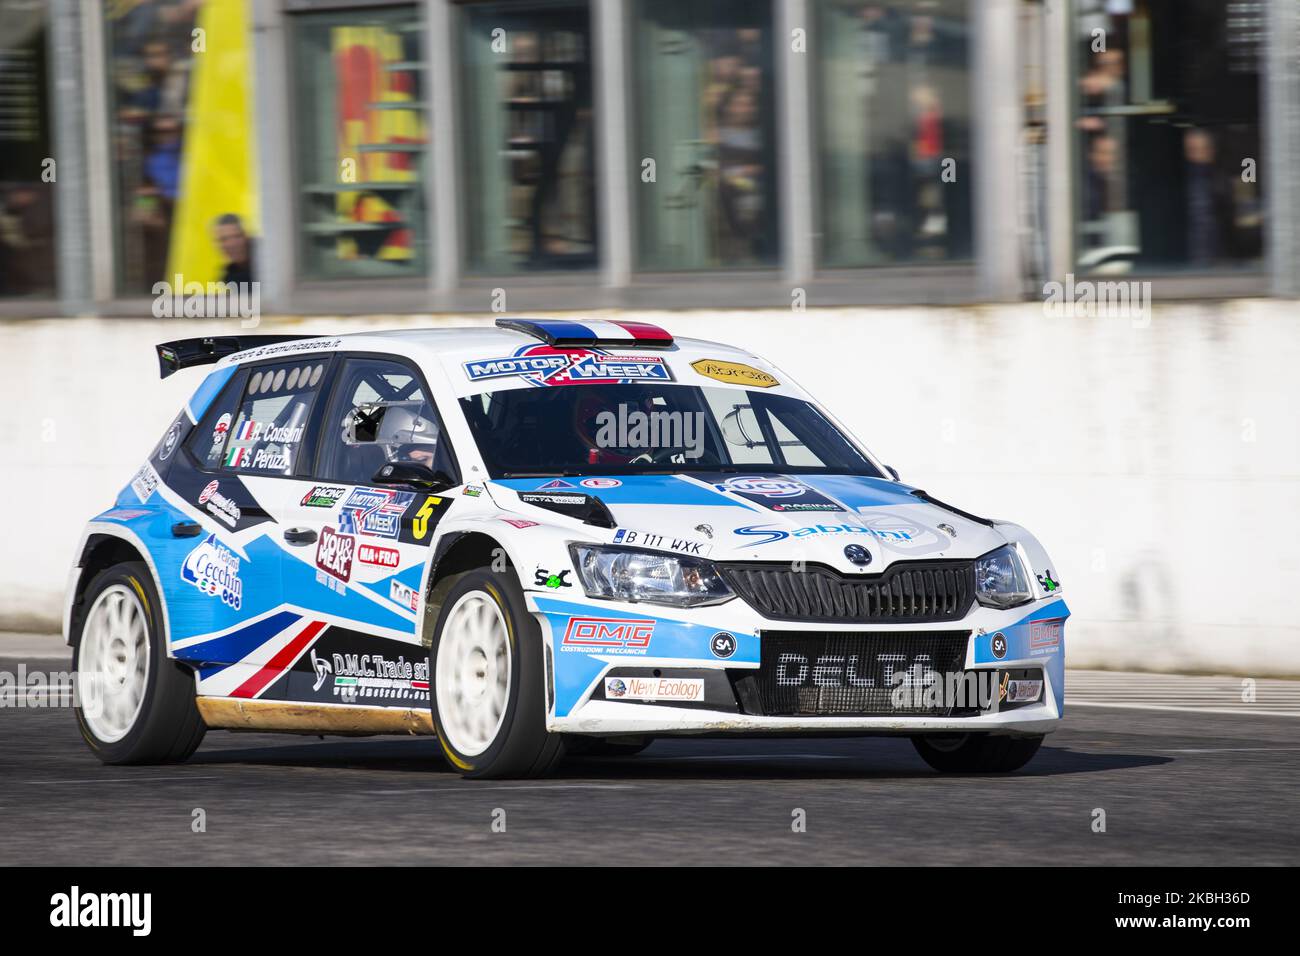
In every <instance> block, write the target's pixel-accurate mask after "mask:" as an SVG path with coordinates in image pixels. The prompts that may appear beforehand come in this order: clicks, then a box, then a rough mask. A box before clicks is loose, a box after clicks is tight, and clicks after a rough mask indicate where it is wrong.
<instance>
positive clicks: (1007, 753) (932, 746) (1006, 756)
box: [912, 734, 1043, 773]
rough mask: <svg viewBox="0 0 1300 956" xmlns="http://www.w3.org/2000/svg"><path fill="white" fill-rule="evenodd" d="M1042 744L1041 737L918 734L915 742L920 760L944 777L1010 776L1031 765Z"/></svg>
mask: <svg viewBox="0 0 1300 956" xmlns="http://www.w3.org/2000/svg"><path fill="white" fill-rule="evenodd" d="M1042 744H1043V735H1042V734H1039V735H1038V736H1036V737H1011V736H1007V735H1005V734H918V735H917V736H915V737H913V738H912V745H913V746H914V747H916V752H917V753H919V754H920V755H921V759H923V760H924V761H925V762H926V763H928V764H929V765H930V766H931V767H933V768H934V769H935V770H938V771H941V772H943V773H1011V771H1013V770H1019V769H1020V768H1021V767H1023V766H1024V765H1025V764H1027V763H1029V761H1030V760H1031V759H1032V758H1033V756H1034V754H1036V753H1038V748H1039V747H1041V746H1042Z"/></svg>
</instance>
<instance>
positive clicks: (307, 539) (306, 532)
mask: <svg viewBox="0 0 1300 956" xmlns="http://www.w3.org/2000/svg"><path fill="white" fill-rule="evenodd" d="M284 540H285V541H288V542H289V543H290V544H295V545H298V546H299V547H301V546H302V545H304V544H314V543H315V541H316V532H315V531H313V530H312V529H311V528H285V529H284Z"/></svg>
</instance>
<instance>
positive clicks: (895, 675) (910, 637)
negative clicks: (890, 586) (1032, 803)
mask: <svg viewBox="0 0 1300 956" xmlns="http://www.w3.org/2000/svg"><path fill="white" fill-rule="evenodd" d="M969 639H970V632H969V631H929V632H925V633H917V632H915V631H911V632H889V631H887V632H883V633H873V634H864V633H861V632H844V631H828V632H821V633H818V632H808V631H805V632H800V631H763V632H762V634H761V635H760V638H759V643H760V646H761V647H762V657H761V666H760V667H759V670H758V672H757V673H754V672H750V673H748V674H745V675H743V676H738V677H737V678H736V690H737V693H738V694H739V696H740V700H741V704H742V706H743V707H744V708H745V711H746V712H747V713H753V714H760V715H763V716H769V717H776V716H798V715H805V714H821V715H827V716H844V717H849V716H888V715H891V714H916V715H925V716H936V717H937V716H968V715H970V714H974V713H978V712H979V708H978V707H960V708H959V707H954V706H951V704H945V703H943V702H942V697H940V699H939V700H938V701H937V702H936V701H934V700H933V699H931V700H927V699H926V694H925V692H924V691H925V688H926V687H928V686H930V684H931V683H932V682H934V681H944V680H945V679H946V678H947V677H948V675H953V674H959V673H961V671H962V668H963V666H964V664H965V663H966V645H967V642H968V640H969ZM900 689H901V690H902V693H896V692H897V691H899V690H900Z"/></svg>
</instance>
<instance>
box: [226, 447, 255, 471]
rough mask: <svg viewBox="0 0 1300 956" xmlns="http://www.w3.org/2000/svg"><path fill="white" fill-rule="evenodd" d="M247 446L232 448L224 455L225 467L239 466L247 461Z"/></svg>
mask: <svg viewBox="0 0 1300 956" xmlns="http://www.w3.org/2000/svg"><path fill="white" fill-rule="evenodd" d="M248 452H249V449H248V448H232V449H231V450H230V454H229V455H227V456H226V467H228V468H239V467H241V466H243V465H245V464H247V463H248V458H249V455H248Z"/></svg>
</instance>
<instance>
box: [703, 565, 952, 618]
mask: <svg viewBox="0 0 1300 956" xmlns="http://www.w3.org/2000/svg"><path fill="white" fill-rule="evenodd" d="M721 567H722V573H723V576H724V577H725V578H726V579H727V583H728V584H730V585H731V588H732V590H733V591H735V592H736V593H737V594H739V595H740V596H741V597H742V598H744V600H745V602H746V603H747V604H749V605H750V607H752V608H754V610H756V611H758V613H760V614H762V615H763V616H764V617H768V618H771V619H772V620H775V621H828V622H843V623H845V624H849V623H852V624H933V623H938V622H942V621H959V620H961V619H962V618H963V617H965V616H966V612H967V611H968V610H970V605H971V601H972V600H973V598H974V592H975V563H974V562H973V561H905V562H900V563H899V564H895V565H893V566H892V567H890V568H889V569H887V570H886V571H885V572H884V573H883V574H874V575H863V576H862V577H851V576H846V575H843V574H840V573H839V572H837V571H833V570H831V569H830V568H821V567H808V568H805V569H804V570H802V571H795V570H792V569H791V567H790V565H788V564H754V563H749V562H746V563H731V564H724V565H722V566H721Z"/></svg>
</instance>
